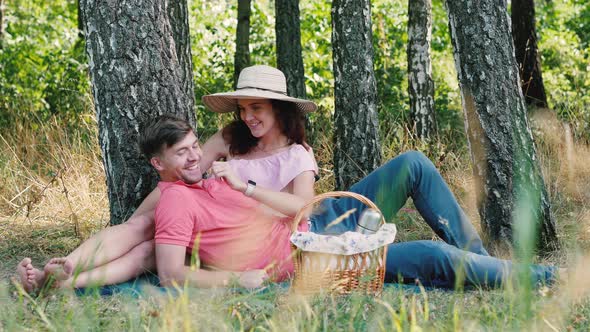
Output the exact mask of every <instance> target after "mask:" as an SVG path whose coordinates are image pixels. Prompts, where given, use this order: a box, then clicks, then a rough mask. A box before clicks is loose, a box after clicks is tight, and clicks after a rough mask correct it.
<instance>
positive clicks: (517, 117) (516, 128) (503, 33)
mask: <svg viewBox="0 0 590 332" xmlns="http://www.w3.org/2000/svg"><path fill="white" fill-rule="evenodd" d="M446 6H447V11H448V16H449V28H450V30H451V41H452V43H453V49H454V57H455V64H456V67H457V72H458V77H459V84H460V88H461V97H462V101H463V110H464V113H465V127H466V131H467V137H468V141H469V148H470V151H471V157H472V161H473V172H474V175H475V178H476V180H477V181H476V183H477V184H478V190H477V200H478V208H479V213H480V216H481V220H482V224H483V228H484V229H485V230H486V232H487V233H488V234H489V236H490V238H491V239H494V240H500V241H502V242H504V243H510V242H511V241H512V238H513V235H512V225H513V223H519V224H520V223H527V225H528V227H531V228H532V229H533V230H538V231H540V232H539V235H540V236H539V238H538V240H539V241H538V244H539V245H540V246H541V247H542V248H543V249H554V248H556V247H557V236H556V232H555V220H554V218H553V215H552V213H551V210H550V206H549V197H548V195H547V191H546V189H545V184H544V181H543V177H542V174H541V169H540V166H539V162H538V158H537V156H536V151H535V146H534V143H533V137H532V134H531V130H530V128H529V125H528V119H527V115H526V111H525V104H524V98H523V95H522V91H521V90H520V85H519V77H518V67H517V64H516V59H515V58H514V45H513V43H512V37H511V35H510V23H509V18H508V14H507V10H506V2H504V1H493V0H481V1H475V2H473V1H472V2H470V1H450V0H449V1H446ZM535 234H536V233H535Z"/></svg>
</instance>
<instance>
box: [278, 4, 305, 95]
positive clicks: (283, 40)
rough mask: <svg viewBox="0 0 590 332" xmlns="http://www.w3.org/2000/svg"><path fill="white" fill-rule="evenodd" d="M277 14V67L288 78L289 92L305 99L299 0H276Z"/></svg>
mask: <svg viewBox="0 0 590 332" xmlns="http://www.w3.org/2000/svg"><path fill="white" fill-rule="evenodd" d="M275 16H276V19H275V33H276V42H277V67H278V68H279V70H281V71H282V72H283V73H284V74H285V76H286V78H287V94H288V95H289V96H291V97H295V98H303V99H305V98H306V97H307V94H306V92H305V72H304V70H303V56H302V54H301V26H300V22H299V0H276V1H275Z"/></svg>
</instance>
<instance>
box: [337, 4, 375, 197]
mask: <svg viewBox="0 0 590 332" xmlns="http://www.w3.org/2000/svg"><path fill="white" fill-rule="evenodd" d="M332 45H333V46H332V47H333V51H332V57H333V61H334V98H335V100H334V106H335V111H334V125H335V132H334V141H335V148H334V175H335V178H336V188H337V189H339V190H342V189H346V188H349V187H350V186H351V185H352V184H354V183H355V182H357V181H358V180H360V179H361V178H363V177H364V176H366V175H367V174H368V173H369V172H371V171H372V170H373V169H375V168H376V167H377V166H379V164H380V162H381V147H380V143H379V131H378V129H379V124H378V121H377V86H376V82H375V73H374V71H373V45H372V31H371V3H370V1H369V0H334V1H333V2H332Z"/></svg>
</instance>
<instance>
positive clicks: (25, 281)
mask: <svg viewBox="0 0 590 332" xmlns="http://www.w3.org/2000/svg"><path fill="white" fill-rule="evenodd" d="M16 272H17V273H18V277H19V279H20V283H21V285H22V286H23V288H24V290H25V291H26V292H27V293H31V292H33V291H35V290H37V289H38V288H39V286H41V285H43V283H44V282H45V273H44V272H43V271H41V270H39V269H37V268H35V267H34V266H33V264H32V262H31V259H30V258H28V257H27V258H24V259H23V260H22V261H20V263H18V265H17V267H16Z"/></svg>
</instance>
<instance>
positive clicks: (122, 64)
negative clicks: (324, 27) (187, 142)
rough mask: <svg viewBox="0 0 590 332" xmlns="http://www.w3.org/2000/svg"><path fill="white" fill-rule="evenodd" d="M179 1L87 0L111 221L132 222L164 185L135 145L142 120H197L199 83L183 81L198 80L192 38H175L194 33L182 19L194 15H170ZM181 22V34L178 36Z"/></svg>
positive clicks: (88, 36)
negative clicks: (142, 204)
mask: <svg viewBox="0 0 590 332" xmlns="http://www.w3.org/2000/svg"><path fill="white" fill-rule="evenodd" d="M175 1H180V2H183V1H185V0H173V1H172V3H169V2H168V1H165V0H144V1H130V0H121V1H95V0H81V9H82V14H83V19H84V23H85V27H84V28H85V36H86V52H87V54H88V63H89V70H90V78H91V83H92V93H93V96H94V106H95V109H96V114H97V119H98V126H99V143H100V146H101V150H102V155H103V162H104V168H105V172H106V181H107V187H108V196H109V203H110V212H111V223H112V224H118V223H121V222H123V221H125V220H126V219H127V218H128V217H129V216H130V215H131V214H132V213H133V211H134V210H135V208H136V207H137V206H138V205H139V203H140V202H141V201H142V200H143V198H144V197H145V196H146V195H147V194H148V193H149V192H150V191H151V190H152V189H153V188H154V187H155V185H156V183H157V175H156V172H155V171H154V170H153V169H152V167H151V166H150V165H149V163H148V162H147V161H146V160H145V158H144V157H143V156H142V155H141V154H140V152H139V149H138V147H137V144H136V142H137V138H138V134H139V130H140V128H141V126H142V124H143V123H144V122H145V121H146V120H148V119H151V118H153V117H155V116H157V115H159V114H164V113H167V114H176V115H178V116H180V117H182V118H185V119H187V120H188V121H189V122H190V123H191V124H192V125H194V124H195V114H194V110H193V106H194V95H193V92H192V90H189V89H188V88H187V87H189V86H192V82H191V83H186V82H184V81H183V80H186V79H189V80H190V79H191V76H190V75H189V76H187V75H186V71H185V70H186V69H187V68H190V67H191V63H190V61H191V60H190V59H191V56H190V48H188V47H180V46H179V45H185V46H186V45H188V39H187V40H182V41H179V43H176V41H175V38H180V36H184V37H183V38H188V25H186V24H185V25H182V24H183V23H182V22H180V23H179V22H176V20H177V19H178V18H179V17H185V18H186V17H187V14H186V12H185V13H182V14H178V15H176V14H175V15H172V16H170V13H171V12H172V11H170V10H171V8H170V7H169V6H172V8H184V10H186V4H184V5H182V4H178V3H174V2H175ZM184 23H186V21H185V22H184ZM177 24H181V25H182V28H181V30H182V33H178V34H176V35H175V33H174V29H173V27H176V28H177V26H176V25H177ZM185 29H186V31H185ZM179 51H180V52H181V53H182V54H178V52H179ZM180 61H183V62H184V63H180Z"/></svg>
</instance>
